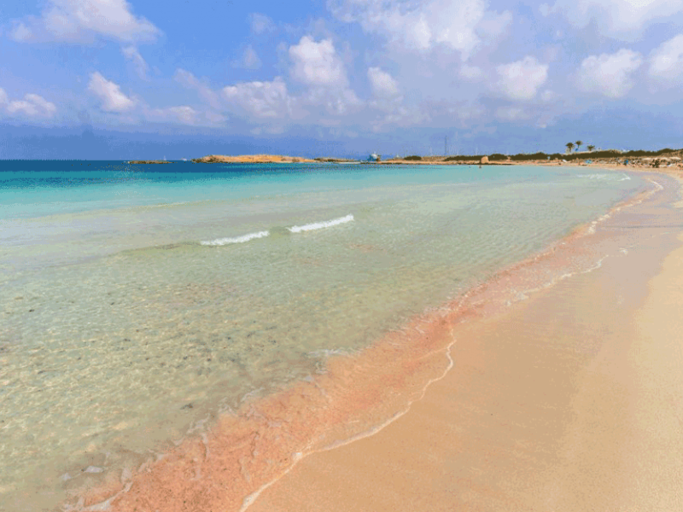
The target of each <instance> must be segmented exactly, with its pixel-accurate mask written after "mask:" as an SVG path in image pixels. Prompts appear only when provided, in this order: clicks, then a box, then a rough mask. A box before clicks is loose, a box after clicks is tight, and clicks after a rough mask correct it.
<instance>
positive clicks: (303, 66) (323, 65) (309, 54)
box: [289, 36, 348, 87]
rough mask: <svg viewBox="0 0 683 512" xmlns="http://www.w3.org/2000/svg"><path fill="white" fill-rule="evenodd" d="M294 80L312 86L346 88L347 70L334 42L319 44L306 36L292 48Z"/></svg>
mask: <svg viewBox="0 0 683 512" xmlns="http://www.w3.org/2000/svg"><path fill="white" fill-rule="evenodd" d="M289 57H290V59H291V60H292V64H293V66H292V69H291V71H290V73H291V75H292V78H294V79H295V80H297V81H299V82H301V83H304V84H306V85H310V86H335V87H345V86H346V85H347V83H348V81H347V78H346V69H345V68H344V64H343V63H342V61H341V60H340V59H339V56H338V55H337V52H336V50H335V49H334V45H333V44H332V41H331V40H329V39H324V40H322V41H320V42H319V43H317V42H315V41H314V40H313V38H311V37H309V36H304V37H302V38H301V40H300V41H299V44H297V45H294V46H290V48H289Z"/></svg>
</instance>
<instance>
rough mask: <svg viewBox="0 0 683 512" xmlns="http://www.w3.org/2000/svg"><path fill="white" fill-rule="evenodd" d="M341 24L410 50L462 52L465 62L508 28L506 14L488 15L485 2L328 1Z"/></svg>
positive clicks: (471, 0) (507, 16)
mask: <svg viewBox="0 0 683 512" xmlns="http://www.w3.org/2000/svg"><path fill="white" fill-rule="evenodd" d="M328 6H329V8H330V10H331V11H332V12H333V13H334V14H335V15H336V16H337V17H338V18H340V19H341V20H343V21H346V22H357V23H359V24H360V25H361V27H363V29H364V30H365V31H366V32H369V33H376V34H381V35H383V36H384V37H386V38H387V39H388V40H389V41H390V42H391V43H392V44H395V45H397V46H401V47H405V48H408V49H411V50H421V51H426V50H430V49H432V48H433V47H435V46H437V45H443V46H445V47H447V48H450V49H453V50H457V51H459V52H461V54H462V57H463V58H464V59H466V58H467V57H469V55H470V53H472V52H473V51H474V49H475V48H477V47H478V46H479V45H480V44H481V43H482V39H484V40H487V41H490V40H493V39H495V38H497V37H498V36H499V35H500V34H501V33H502V32H503V31H504V30H505V29H506V28H507V26H508V25H509V23H510V21H511V19H512V16H511V14H510V13H509V12H505V13H502V14H497V13H494V12H490V11H487V9H486V2H485V0H426V1H422V2H417V1H413V0H328Z"/></svg>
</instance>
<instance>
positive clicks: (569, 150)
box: [565, 142, 574, 153]
mask: <svg viewBox="0 0 683 512" xmlns="http://www.w3.org/2000/svg"><path fill="white" fill-rule="evenodd" d="M565 146H567V153H571V152H572V149H573V148H574V143H573V142H567V143H566V144H565Z"/></svg>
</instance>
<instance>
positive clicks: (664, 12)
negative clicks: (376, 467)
mask: <svg viewBox="0 0 683 512" xmlns="http://www.w3.org/2000/svg"><path fill="white" fill-rule="evenodd" d="M682 11H683V0H557V2H555V4H554V5H553V6H552V7H551V6H549V5H547V4H544V5H542V6H541V13H542V14H544V15H546V16H547V15H550V14H552V13H559V14H561V15H563V16H564V17H565V18H566V19H567V20H568V21H569V23H570V24H572V25H573V26H574V27H577V28H584V27H586V26H587V25H589V24H590V23H594V24H595V27H596V29H597V30H598V32H599V33H600V34H602V35H605V36H609V37H612V38H615V39H621V40H625V41H630V40H633V39H635V38H636V37H637V36H638V35H639V34H640V33H642V31H643V30H644V29H645V28H647V27H648V26H650V25H652V24H653V23H655V22H659V21H666V20H667V19H668V18H669V17H670V16H672V15H674V14H676V13H680V12H682Z"/></svg>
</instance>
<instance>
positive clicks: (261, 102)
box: [223, 77, 292, 120]
mask: <svg viewBox="0 0 683 512" xmlns="http://www.w3.org/2000/svg"><path fill="white" fill-rule="evenodd" d="M223 97H224V98H225V100H226V101H227V103H228V105H230V106H231V107H232V109H233V110H237V111H238V112H240V113H246V114H248V115H249V116H251V117H254V118H257V119H261V120H263V119H283V118H286V117H288V116H289V114H290V113H291V107H292V99H291V97H290V96H289V92H288V91H287V85H286V84H285V82H284V80H282V78H281V77H277V78H275V80H273V81H272V82H245V83H240V84H236V85H231V86H227V87H224V88H223Z"/></svg>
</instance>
